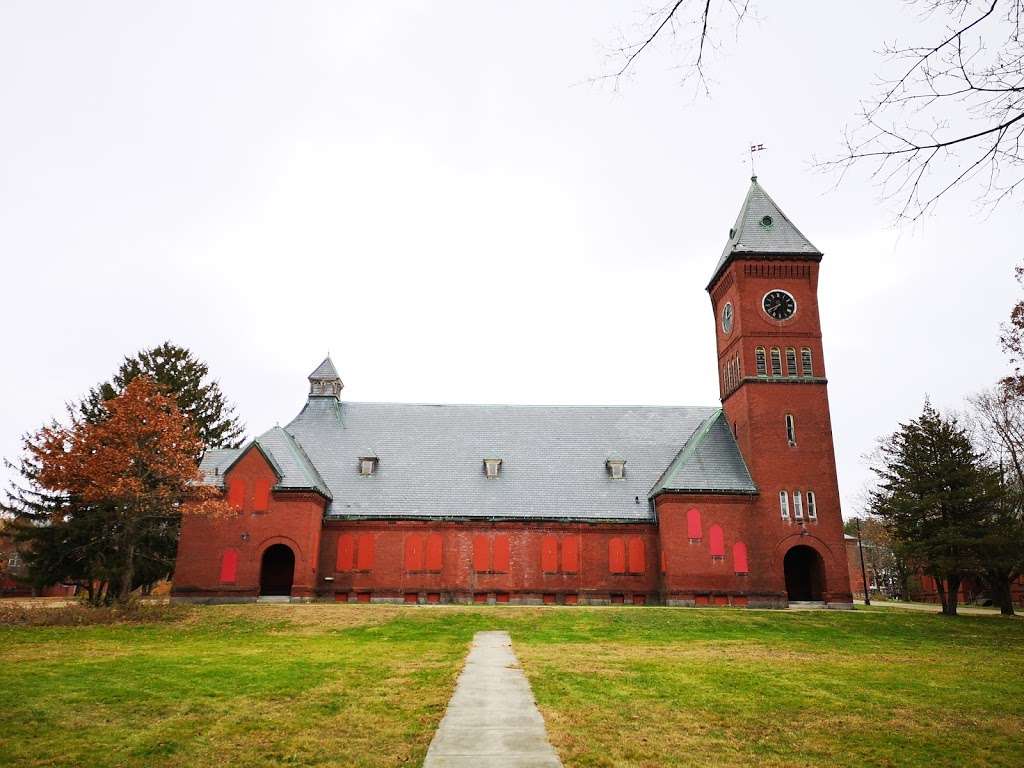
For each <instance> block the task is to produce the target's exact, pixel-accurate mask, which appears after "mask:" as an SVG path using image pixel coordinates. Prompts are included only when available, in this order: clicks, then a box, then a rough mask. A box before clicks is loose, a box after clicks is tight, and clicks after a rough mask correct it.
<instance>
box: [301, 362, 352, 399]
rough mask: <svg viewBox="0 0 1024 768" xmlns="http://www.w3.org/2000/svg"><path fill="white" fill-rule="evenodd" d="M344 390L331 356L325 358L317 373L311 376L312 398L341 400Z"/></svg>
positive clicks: (310, 390) (310, 393) (310, 392)
mask: <svg viewBox="0 0 1024 768" xmlns="http://www.w3.org/2000/svg"><path fill="white" fill-rule="evenodd" d="M344 388H345V385H344V384H342V383H341V376H339V375H338V369H337V368H335V367H334V363H332V362H331V358H330V356H329V355H328V356H327V357H325V358H324V361H323V362H322V363H320V365H318V366H317V368H316V370H315V371H313V372H312V373H311V374H309V396H310V397H333V398H335V399H337V400H340V399H341V390H342V389H344Z"/></svg>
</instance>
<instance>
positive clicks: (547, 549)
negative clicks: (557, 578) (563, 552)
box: [540, 536, 558, 573]
mask: <svg viewBox="0 0 1024 768" xmlns="http://www.w3.org/2000/svg"><path fill="white" fill-rule="evenodd" d="M540 569H541V570H542V571H544V573H557V572H558V539H556V538H555V537H554V536H545V537H544V538H543V539H541V542H540Z"/></svg>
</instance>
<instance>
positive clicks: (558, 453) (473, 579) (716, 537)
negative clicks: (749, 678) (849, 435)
mask: <svg viewBox="0 0 1024 768" xmlns="http://www.w3.org/2000/svg"><path fill="white" fill-rule="evenodd" d="M821 258H822V255H821V253H820V252H819V251H818V250H817V249H816V248H815V247H814V246H813V245H812V244H811V243H810V242H809V241H808V240H807V238H805V237H804V236H803V234H801V232H800V231H799V230H798V229H797V228H796V226H795V225H794V224H793V223H792V222H791V221H790V220H789V219H788V218H787V217H786V216H785V214H783V213H782V211H781V210H780V209H779V207H778V206H777V205H776V204H775V203H774V201H773V200H772V199H771V198H770V197H769V196H768V195H767V193H766V192H765V191H764V190H763V189H762V187H761V186H760V185H759V184H758V183H757V180H756V178H754V179H752V180H751V186H750V189H749V191H748V193H747V196H746V199H745V200H744V203H743V206H742V208H741V210H740V214H739V217H738V218H737V220H736V224H735V226H734V227H733V228H732V229H731V230H730V231H729V240H728V243H727V244H726V246H725V249H724V250H723V252H722V255H721V258H720V260H719V261H718V263H717V265H716V266H715V268H714V271H713V272H712V275H711V280H710V282H709V283H708V285H707V291H708V293H709V294H710V297H711V304H712V309H713V312H714V319H715V323H714V327H715V333H716V340H717V349H718V361H719V372H720V381H719V386H720V395H721V407H541V406H513V405H509V406H493V405H421V404H403V403H353V402H347V401H346V400H345V399H344V398H343V397H342V387H343V385H342V381H341V378H340V377H339V375H338V373H337V371H336V369H335V367H334V364H333V363H332V362H331V360H330V359H327V360H324V361H323V363H322V364H321V365H320V366H319V367H318V368H317V369H316V370H315V371H314V372H313V373H312V374H311V375H310V376H309V395H308V399H307V401H306V404H305V406H304V407H303V408H302V410H301V412H300V413H299V414H298V415H297V416H296V417H295V418H294V419H293V420H292V421H291V422H290V423H288V424H287V425H286V426H284V427H275V428H273V429H271V430H269V431H268V432H266V433H264V434H263V435H261V436H260V437H258V438H256V439H255V440H253V441H252V442H250V443H249V444H247V445H246V446H244V447H242V448H241V449H236V450H211V451H209V452H208V453H207V455H206V456H205V457H204V459H203V462H202V470H203V472H204V476H205V478H206V482H208V483H210V484H214V485H217V486H220V487H222V488H223V489H224V492H225V493H226V495H227V499H228V501H229V502H230V503H231V504H232V505H233V506H234V507H235V508H236V510H237V514H236V515H235V516H234V517H231V518H228V519H218V520H211V519H202V518H190V519H187V520H186V521H185V522H184V524H183V526H182V531H181V541H180V545H179V550H178V562H177V568H176V571H175V579H174V588H173V595H174V596H175V597H176V598H179V599H186V600H250V599H254V598H256V597H258V596H264V597H278V598H281V599H287V598H291V599H314V598H321V599H328V600H337V601H343V602H376V601H405V602H427V603H434V602H480V603H482V602H498V603H501V602H526V603H562V604H576V603H591V604H593V603H632V604H634V605H635V604H643V603H649V604H650V603H661V604H669V605H735V606H768V607H785V606H786V605H787V604H789V603H790V602H794V601H800V602H820V603H822V604H826V605H829V606H832V607H848V606H849V605H850V604H851V594H850V580H849V574H848V568H847V555H846V547H845V544H844V541H843V529H842V518H841V515H840V509H839V490H838V485H837V480H836V469H835V457H834V452H833V446H832V428H831V423H830V417H829V407H828V396H827V391H826V390H827V380H826V378H825V367H824V357H823V353H822V342H821V328H820V324H819V318H818V307H817V285H818V268H819V265H820V262H821ZM691 303H692V302H687V303H685V304H683V305H682V306H683V307H685V306H689V305H690V304H691ZM684 321H688V322H696V321H697V318H696V317H694V318H684Z"/></svg>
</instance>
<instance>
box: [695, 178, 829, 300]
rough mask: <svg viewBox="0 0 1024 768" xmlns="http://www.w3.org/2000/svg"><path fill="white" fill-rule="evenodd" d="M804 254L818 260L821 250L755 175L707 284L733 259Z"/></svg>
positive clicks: (712, 281) (810, 258) (801, 255)
mask: <svg viewBox="0 0 1024 768" xmlns="http://www.w3.org/2000/svg"><path fill="white" fill-rule="evenodd" d="M765 216H768V217H770V218H771V224H770V225H767V226H766V225H764V224H762V221H763V220H764V217H765ZM782 256H786V257H790V258H791V257H805V258H807V259H809V260H813V261H820V260H821V251H819V250H818V249H817V248H815V247H814V245H813V244H812V243H811V241H810V240H808V239H807V238H806V237H805V236H804V234H803V232H801V231H800V230H799V229H797V226H796V224H794V223H793V222H792V221H791V220H790V218H789V217H788V216H787V215H786V214H785V213H783V212H782V209H781V208H779V206H778V205H777V204H776V203H775V201H774V200H772V199H771V197H770V196H769V195H768V193H767V192H765V191H764V188H763V187H762V186H761V185H760V184H758V183H757V177H756V176H754V177H752V178H751V179H750V189H749V190H747V197H746V199H744V201H743V206H742V207H741V208H740V213H739V216H737V217H736V223H735V224H734V225H733V228H732V229H731V230H730V231H729V240H728V242H727V243H726V244H725V248H724V249H723V250H722V257H721V258H720V259H719V260H718V264H717V266H715V271H714V273H712V275H711V280H710V282H709V283H708V287H709V288H710V287H711V285H712V284H713V283H714V282H715V280H716V279H717V278H718V275H719V274H721V272H722V270H723V269H725V267H726V265H727V264H728V263H729V262H730V261H732V260H733V259H734V258H755V259H756V258H773V257H774V258H778V257H782Z"/></svg>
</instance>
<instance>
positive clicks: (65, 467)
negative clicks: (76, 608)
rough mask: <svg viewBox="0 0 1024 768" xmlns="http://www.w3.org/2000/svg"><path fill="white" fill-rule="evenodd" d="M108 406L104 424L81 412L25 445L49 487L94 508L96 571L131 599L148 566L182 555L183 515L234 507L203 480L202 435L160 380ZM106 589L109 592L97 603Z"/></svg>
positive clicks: (37, 476) (76, 504)
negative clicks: (178, 549) (176, 547)
mask: <svg viewBox="0 0 1024 768" xmlns="http://www.w3.org/2000/svg"><path fill="white" fill-rule="evenodd" d="M105 407H106V411H107V414H106V418H104V419H103V420H102V421H99V422H91V421H88V420H85V419H83V418H81V417H79V416H77V415H76V414H75V413H74V411H72V412H71V424H70V425H63V424H59V423H56V422H55V423H52V424H51V425H49V426H47V427H44V428H43V429H41V430H39V431H38V432H37V433H36V434H35V435H32V436H30V437H28V438H26V440H25V450H26V453H27V454H28V456H27V460H28V461H29V463H30V464H31V465H32V467H33V468H34V477H33V480H34V483H35V485H36V486H38V488H39V490H40V492H42V493H46V494H48V495H49V496H50V497H51V498H59V499H62V500H64V501H65V502H66V507H67V508H68V509H72V510H78V512H79V513H80V514H82V513H85V514H90V515H92V517H91V519H90V523H91V524H89V525H87V526H86V528H88V530H89V531H90V533H89V534H88V535H87V536H85V537H84V539H85V542H83V543H82V544H80V546H81V547H89V546H90V545H91V546H92V547H93V550H94V554H96V557H95V558H93V560H94V561H95V562H96V563H97V565H96V569H95V572H94V573H91V574H90V575H89V576H88V578H90V579H95V578H99V579H100V580H102V581H104V582H106V583H107V584H108V585H109V586H108V587H107V589H106V591H105V595H106V597H107V599H109V598H110V597H114V598H116V599H118V600H126V599H127V598H128V597H129V595H130V594H131V592H132V590H133V589H134V588H135V587H136V586H137V585H138V581H137V574H138V572H139V571H140V570H141V569H145V568H146V566H147V565H149V564H150V563H151V562H152V561H153V560H154V558H156V559H163V560H166V558H167V557H168V554H167V553H168V551H170V552H172V553H173V546H171V547H168V544H169V543H170V544H172V545H173V544H174V543H175V542H176V539H177V531H178V525H179V522H180V519H181V516H182V515H183V514H205V515H217V514H226V513H228V512H229V508H228V506H227V505H226V504H225V503H224V502H223V501H222V500H220V499H219V497H218V494H216V492H215V491H214V490H213V489H211V488H208V487H206V486H203V485H201V483H200V480H201V477H200V474H199V470H198V469H197V467H196V464H195V456H196V455H197V454H199V453H200V452H201V450H202V443H201V441H200V438H199V437H198V435H197V434H196V432H195V430H194V428H193V427H192V426H191V424H190V423H189V421H188V420H187V419H186V418H185V417H184V416H183V415H182V414H181V412H180V411H179V410H178V407H177V405H176V404H175V401H174V399H173V398H172V397H168V396H167V395H164V394H161V392H160V390H159V389H158V388H157V386H156V384H155V383H154V382H153V380H152V379H150V378H148V377H146V376H140V377H138V378H136V379H134V380H132V381H131V382H130V383H129V384H128V385H127V386H126V387H125V388H124V391H123V392H122V393H121V394H120V395H118V396H117V397H115V398H113V399H111V400H108V401H107V402H106V403H105ZM62 517H64V516H62ZM53 522H56V523H61V522H67V519H66V517H65V519H63V520H57V521H51V523H53ZM97 522H98V524H97ZM161 564H162V565H163V566H167V565H168V564H167V563H165V562H164V563H161ZM149 570H152V569H151V568H150V569H149ZM103 596H104V594H103V591H102V590H101V595H100V597H99V598H98V599H96V602H99V601H100V600H101V599H102V598H103Z"/></svg>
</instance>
